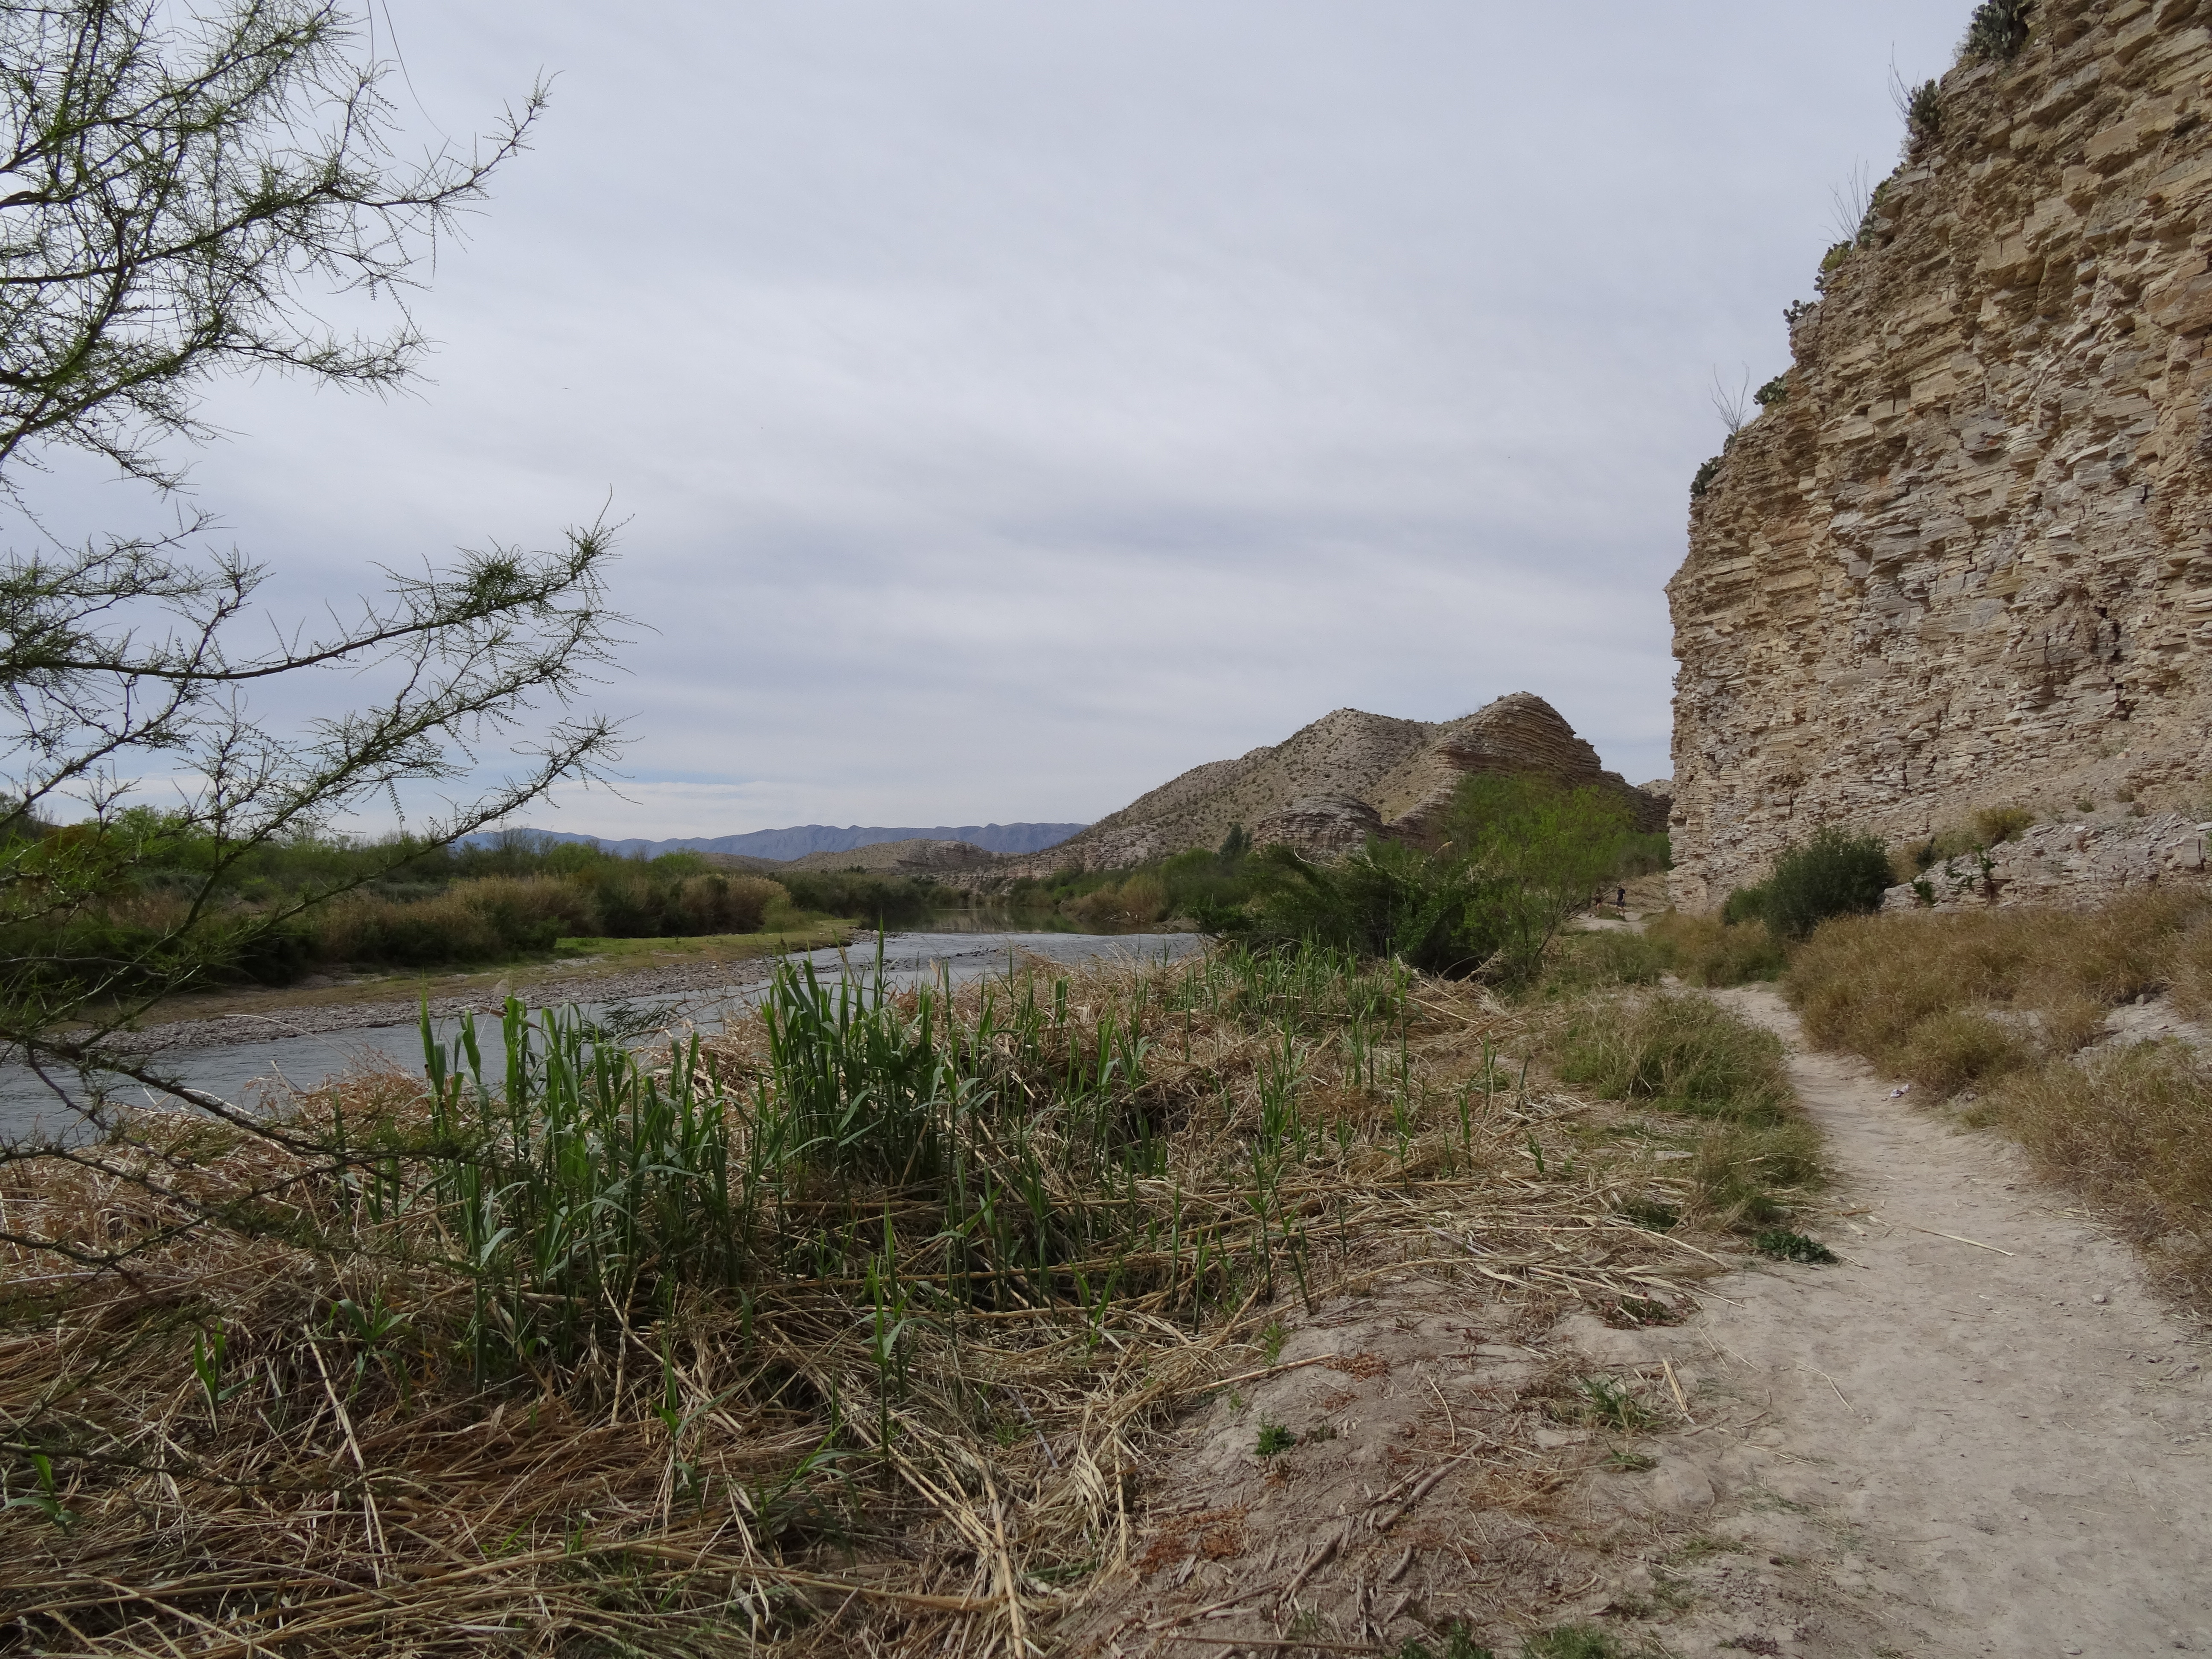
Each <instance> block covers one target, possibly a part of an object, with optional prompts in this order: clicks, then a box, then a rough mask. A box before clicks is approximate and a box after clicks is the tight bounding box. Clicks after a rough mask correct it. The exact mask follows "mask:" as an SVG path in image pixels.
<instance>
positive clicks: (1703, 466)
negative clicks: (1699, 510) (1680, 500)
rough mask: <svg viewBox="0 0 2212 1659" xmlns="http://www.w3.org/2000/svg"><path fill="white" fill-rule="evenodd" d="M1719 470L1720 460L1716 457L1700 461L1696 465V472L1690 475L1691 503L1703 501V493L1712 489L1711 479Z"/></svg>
mask: <svg viewBox="0 0 2212 1659" xmlns="http://www.w3.org/2000/svg"><path fill="white" fill-rule="evenodd" d="M1720 470H1721V458H1720V457H1719V456H1717V455H1716V456H1714V457H1713V458H1712V459H1711V460H1708V461H1700V462H1699V463H1698V470H1697V471H1695V472H1692V474H1691V475H1690V499H1691V500H1692V501H1702V500H1704V499H1705V492H1706V491H1707V490H1709V489H1711V488H1712V487H1713V479H1714V477H1716V476H1717V474H1718V473H1719V471H1720Z"/></svg>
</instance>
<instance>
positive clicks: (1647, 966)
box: [1543, 928, 1669, 994]
mask: <svg viewBox="0 0 2212 1659" xmlns="http://www.w3.org/2000/svg"><path fill="white" fill-rule="evenodd" d="M1668 960H1669V957H1668V951H1667V950H1666V949H1665V947H1664V946H1662V945H1661V944H1660V943H1659V942H1658V941H1657V940H1656V939H1650V938H1648V937H1646V936H1645V935H1644V934H1643V933H1631V932H1629V931H1628V930H1627V929H1626V928H1606V929H1603V930H1602V931H1596V932H1589V933H1561V934H1560V935H1559V938H1557V939H1554V940H1553V942H1552V948H1551V950H1550V951H1549V952H1548V953H1547V955H1546V957H1545V959H1544V981H1543V984H1544V989H1545V991H1546V992H1547V994H1574V993H1577V992H1582V991H1593V990H1603V989H1607V988H1610V987H1614V986H1620V985H1652V984H1656V983H1657V982H1658V980H1659V976H1660V975H1662V974H1663V973H1664V972H1666V970H1667V967H1668Z"/></svg>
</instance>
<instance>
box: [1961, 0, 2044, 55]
mask: <svg viewBox="0 0 2212 1659" xmlns="http://www.w3.org/2000/svg"><path fill="white" fill-rule="evenodd" d="M2034 10H2035V0H1982V3H1981V4H1980V5H1978V6H1976V7H1975V8H1974V15H1973V16H1972V19H1971V20H1969V21H1968V22H1967V24H1966V39H1965V40H1963V41H1961V42H1960V45H1959V55H1960V58H1963V59H1964V60H1965V61H1966V62H1967V63H1969V64H1982V63H2002V62H2004V61H2005V60H2007V59H2008V58H2015V57H2017V56H2018V55H2019V53H2020V49H2021V47H2022V46H2026V45H2027V28H2028V18H2029V16H2030V15H2031V14H2032V13H2033V11H2034Z"/></svg>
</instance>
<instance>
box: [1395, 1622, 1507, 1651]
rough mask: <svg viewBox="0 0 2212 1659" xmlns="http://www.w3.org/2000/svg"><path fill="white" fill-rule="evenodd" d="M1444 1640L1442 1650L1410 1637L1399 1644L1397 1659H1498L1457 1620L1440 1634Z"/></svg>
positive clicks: (1417, 1638)
mask: <svg viewBox="0 0 2212 1659" xmlns="http://www.w3.org/2000/svg"><path fill="white" fill-rule="evenodd" d="M1439 1634H1441V1635H1442V1637H1443V1648H1442V1649H1441V1650H1439V1649H1437V1648H1432V1647H1431V1646H1430V1645H1429V1644H1427V1643H1426V1642H1424V1641H1422V1640H1421V1639H1420V1638H1419V1637H1416V1636H1409V1637H1407V1638H1406V1639H1405V1641H1404V1642H1402V1643H1401V1644H1399V1648H1398V1651H1397V1654H1396V1656H1395V1659H1497V1656H1496V1655H1495V1654H1493V1653H1492V1652H1491V1650H1489V1649H1488V1648H1486V1647H1483V1646H1481V1645H1480V1644H1478V1643H1477V1642H1476V1641H1475V1639H1474V1633H1473V1632H1471V1631H1469V1630H1468V1627H1467V1626H1466V1624H1465V1623H1464V1622H1463V1621H1462V1620H1457V1619H1455V1620H1452V1621H1451V1623H1450V1624H1449V1625H1447V1626H1445V1627H1444V1628H1443V1631H1442V1632H1439Z"/></svg>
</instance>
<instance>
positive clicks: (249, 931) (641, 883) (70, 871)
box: [0, 808, 957, 994]
mask: <svg viewBox="0 0 2212 1659" xmlns="http://www.w3.org/2000/svg"><path fill="white" fill-rule="evenodd" d="M0 843H3V844H0V858H4V859H5V860H7V861H8V862H9V864H10V865H11V866H13V867H15V869H17V870H18V871H19V872H21V876H22V878H23V879H24V880H25V881H27V882H38V881H40V880H44V879H46V878H48V877H49V876H50V875H51V874H52V872H67V875H66V878H65V879H68V880H73V881H75V882H76V884H79V885H90V886H94V887H96V888H97V891H96V894H95V895H94V896H88V897H85V898H82V899H80V900H78V901H76V902H71V903H70V904H67V905H64V906H58V907H54V908H50V909H48V910H46V911H45V912H43V913H41V914H38V915H31V916H27V917H26V918H24V919H21V920H19V921H15V922H13V923H11V924H9V925H8V926H7V927H4V928H0V957H4V959H5V960H7V961H8V962H9V963H11V964H12V967H11V973H12V974H13V975H14V976H15V978H16V979H18V980H21V981H26V982H27V984H35V985H39V986H43V987H46V988H48V989H49V990H52V991H69V990H75V991H78V992H82V991H84V990H87V989H92V988H98V989H101V990H105V991H107V992H111V993H124V994H127V993H129V992H130V991H131V990H133V989H136V988H138V987H142V986H147V985H169V986H176V987H178V988H195V987H204V986H207V985H219V984H222V983H236V982H240V981H246V982H258V983H263V984H283V983H285V982H288V981H291V980H295V979H297V978H298V977H299V976H300V975H302V974H305V973H307V972H310V971H312V970H313V969H319V968H327V967H334V966H339V965H345V966H352V967H364V968H399V969H408V968H424V967H434V966H443V965H449V964H456V963H498V962H504V961H508V960H511V959H513V958H515V957H523V956H529V955H535V954H543V953H545V952H548V951H552V950H554V949H555V947H556V945H558V944H559V943H560V941H562V939H660V938H672V937H682V936H696V935H702V934H735V933H762V932H769V933H777V932H785V931H792V930H796V929H799V928H801V927H805V925H806V924H807V923H808V922H809V921H811V920H813V919H815V918H816V917H819V916H836V917H843V918H846V919H848V920H853V921H863V922H866V923H867V924H869V925H870V926H876V927H881V926H892V927H896V926H900V925H902V924H906V923H909V922H912V921H918V920H920V919H921V918H922V917H924V916H926V915H930V914H931V913H933V912H934V911H937V910H939V909H942V908H945V907H946V906H947V905H948V904H950V903H951V902H954V901H955V899H956V898H957V896H956V895H951V894H948V893H946V892H945V891H943V890H940V889H939V887H938V886H937V884H935V883H933V882H930V881H927V880H923V879H916V878H906V877H896V876H884V875H879V874H872V873H868V872H841V871H797V872H787V873H785V874H782V875H780V876H779V877H778V878H775V879H774V880H770V879H769V878H764V877H761V876H757V875H749V874H744V873H742V872H729V871H725V870H720V869H716V868H715V867H714V866H713V865H712V864H711V863H710V861H709V860H707V859H705V858H703V857H702V856H701V855H700V854H696V853H670V854H662V855H661V856H660V857H658V858H654V859H650V860H644V859H630V858H621V857H617V856H616V855H615V854H611V853H607V852H605V851H603V850H601V849H600V848H598V847H595V846H592V845H590V844H588V843H581V842H544V841H541V840H539V839H538V838H537V837H533V836H528V835H526V834H514V835H505V836H500V837H499V838H498V839H497V840H496V841H495V842H493V843H492V844H490V845H487V846H446V845H435V844H428V843H423V842H412V841H409V840H407V839H405V838H403V837H392V838H387V839H386V840H384V841H381V842H356V841H350V840H346V839H341V838H331V837H325V836H295V837H292V838H290V839H288V840H284V841H279V842H262V843H259V844H255V845H251V846H236V845H233V844H230V843H228V842H224V841H223V840H222V839H221V838H219V837H217V836H211V835H209V834H207V833H206V832H205V831H204V830H203V829H199V828H198V827H197V826H195V825H194V824H192V823H190V822H189V821H186V820H185V819H182V818H180V817H175V816H172V815H167V814H163V813H160V812H155V811H148V810H145V809H143V808H141V809H132V810H130V811H124V812H120V813H118V814H116V815H114V816H113V817H112V818H111V819H110V820H109V821H107V822H106V823H88V824H73V825H68V826H56V825H52V824H48V823H41V822H40V821H39V820H38V819H37V818H36V817H33V816H32V815H30V814H28V813H21V812H19V813H16V814H14V815H4V814H0ZM103 867H106V868H112V869H113V870H114V871H115V872H117V879H115V880H113V881H108V882H100V883H97V884H88V883H86V882H84V881H83V872H86V871H88V870H95V869H99V868H103ZM326 895H327V896H326ZM272 917H274V918H276V920H273V921H272V920H271V918H272ZM210 936H212V944H211V943H210ZM188 947H189V948H188ZM188 957H189V960H187V958H188ZM187 969H189V971H186V970H187ZM180 981H181V982H180Z"/></svg>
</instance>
